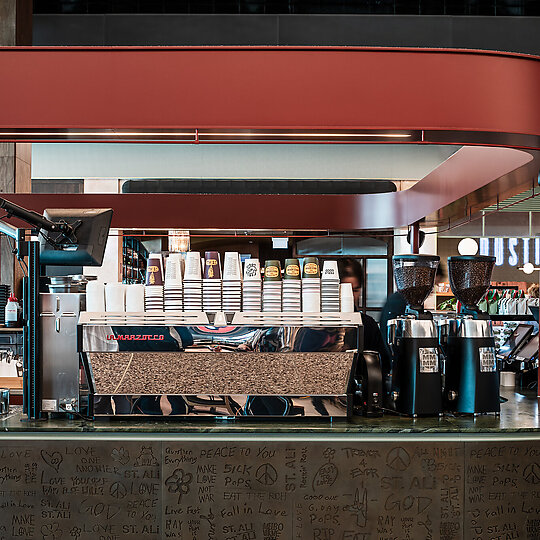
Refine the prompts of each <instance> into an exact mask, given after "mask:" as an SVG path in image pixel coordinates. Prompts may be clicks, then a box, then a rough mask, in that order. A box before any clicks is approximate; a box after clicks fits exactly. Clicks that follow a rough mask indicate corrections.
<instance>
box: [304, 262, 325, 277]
mask: <svg viewBox="0 0 540 540" xmlns="http://www.w3.org/2000/svg"><path fill="white" fill-rule="evenodd" d="M302 277H303V278H320V277H321V270H320V268H319V260H318V259H317V257H306V258H305V259H304V266H303V268H302Z"/></svg>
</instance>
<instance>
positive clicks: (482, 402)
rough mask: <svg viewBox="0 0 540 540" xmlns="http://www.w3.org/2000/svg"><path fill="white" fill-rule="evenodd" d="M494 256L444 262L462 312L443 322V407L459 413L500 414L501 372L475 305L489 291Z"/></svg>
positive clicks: (487, 326)
mask: <svg viewBox="0 0 540 540" xmlns="http://www.w3.org/2000/svg"><path fill="white" fill-rule="evenodd" d="M494 265H495V257H488V256H485V255H466V256H456V257H448V277H449V280H450V288H451V289H452V292H453V293H454V295H455V297H456V298H457V299H458V300H459V301H460V302H461V304H462V308H461V313H458V314H456V315H455V316H454V317H452V318H448V319H445V320H443V321H441V323H440V325H439V333H440V341H441V345H442V347H443V350H444V352H445V356H446V362H445V369H444V372H445V405H446V406H447V408H448V409H449V410H451V411H455V412H458V413H469V414H480V413H488V412H495V413H498V412H499V411H500V401H499V373H498V371H497V361H496V356H495V338H494V337H493V331H492V328H491V320H490V317H489V315H488V314H487V313H484V312H482V311H480V309H479V308H478V306H477V304H478V302H479V301H480V299H481V298H482V297H483V296H484V294H485V293H486V291H487V290H488V287H489V283H490V280H491V272H492V271H493V266H494Z"/></svg>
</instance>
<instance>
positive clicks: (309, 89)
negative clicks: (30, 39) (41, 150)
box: [0, 47, 540, 143]
mask: <svg viewBox="0 0 540 540" xmlns="http://www.w3.org/2000/svg"><path fill="white" fill-rule="evenodd" d="M0 72H2V73H9V74H10V75H9V80H10V84H3V85H1V86H0V129H16V128H20V129H32V128H42V129H100V128H102V129H103V128H113V129H136V130H151V129H184V128H186V129H345V130H347V129H375V130H377V129H405V130H434V131H438V130H441V131H451V132H488V133H489V132H491V133H516V134H524V135H533V136H540V100H538V95H540V58H539V57H536V56H528V55H520V54H510V53H498V52H487V51H465V50H448V49H410V48H407V49H392V48H389V49H384V48H357V47H348V48H345V47H343V48H341V47H333V48H330V47H314V48H307V47H282V48H276V47H253V48H245V47H236V48H235V47H159V48H155V47H148V48H141V47H131V48H129V47H108V48H104V47H96V48H85V47H73V48H25V47H18V48H17V47H15V48H10V47H7V48H0ZM458 142H459V141H458ZM478 142H480V143H481V142H482V141H481V140H480V141H478ZM486 142H487V141H486Z"/></svg>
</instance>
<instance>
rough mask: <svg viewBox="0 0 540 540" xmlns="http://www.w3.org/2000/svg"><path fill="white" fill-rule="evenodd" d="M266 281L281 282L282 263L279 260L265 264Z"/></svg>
mask: <svg viewBox="0 0 540 540" xmlns="http://www.w3.org/2000/svg"><path fill="white" fill-rule="evenodd" d="M264 281H281V263H280V262H279V261H278V260H270V261H266V262H265V264H264Z"/></svg>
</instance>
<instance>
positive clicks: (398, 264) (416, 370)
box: [388, 255, 442, 416]
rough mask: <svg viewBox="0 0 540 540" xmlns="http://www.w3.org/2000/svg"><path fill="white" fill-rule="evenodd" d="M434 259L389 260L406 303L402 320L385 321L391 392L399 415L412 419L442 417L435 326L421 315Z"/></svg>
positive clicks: (430, 318)
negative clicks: (388, 349)
mask: <svg viewBox="0 0 540 540" xmlns="http://www.w3.org/2000/svg"><path fill="white" fill-rule="evenodd" d="M439 260H440V259H439V257H438V256H436V255H395V256H394V257H392V265H393V268H394V279H395V281H396V286H397V290H398V292H399V293H400V294H401V295H402V296H403V298H404V299H405V301H406V302H407V308H406V311H405V315H404V316H400V317H398V318H397V319H392V320H390V321H388V343H389V344H390V348H391V350H392V356H393V359H392V392H391V396H392V399H393V400H394V402H395V408H396V410H397V411H398V412H401V413H404V414H408V415H411V416H417V415H437V414H442V380H441V370H440V366H439V350H438V347H439V343H438V335H437V326H436V325H435V323H434V322H433V315H432V314H431V313H430V312H429V311H424V301H425V299H426V298H427V297H428V295H429V294H430V293H431V291H432V290H433V287H434V285H435V275H436V272H437V266H438V265H439Z"/></svg>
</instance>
